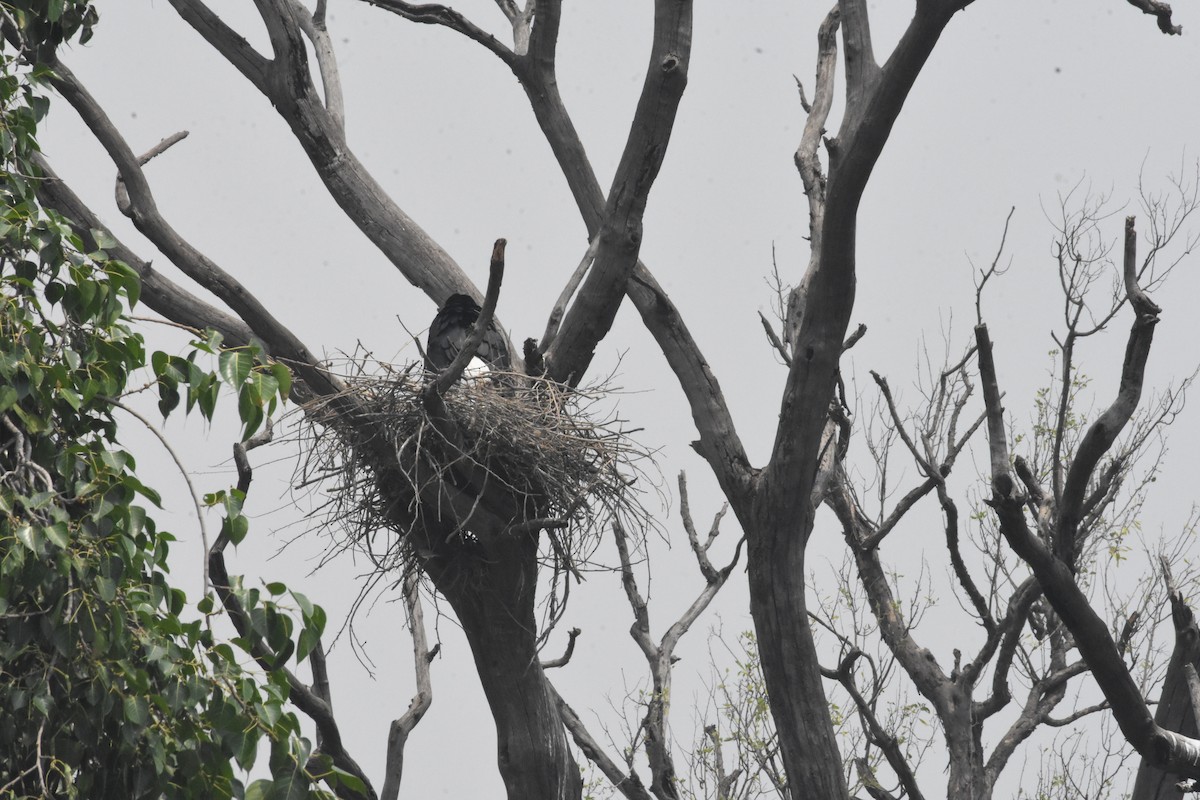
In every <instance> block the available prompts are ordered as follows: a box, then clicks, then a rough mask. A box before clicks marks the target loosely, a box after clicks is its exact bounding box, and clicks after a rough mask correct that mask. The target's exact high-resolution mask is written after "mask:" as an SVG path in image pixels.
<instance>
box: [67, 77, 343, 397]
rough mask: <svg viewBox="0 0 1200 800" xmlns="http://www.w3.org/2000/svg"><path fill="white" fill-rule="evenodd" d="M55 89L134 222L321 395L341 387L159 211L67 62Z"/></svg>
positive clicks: (124, 149)
mask: <svg viewBox="0 0 1200 800" xmlns="http://www.w3.org/2000/svg"><path fill="white" fill-rule="evenodd" d="M51 83H52V85H53V86H54V88H55V89H56V90H57V91H58V92H59V93H60V94H62V95H63V97H65V98H66V99H67V101H68V102H69V103H70V104H71V106H72V107H74V108H75V110H76V111H77V112H78V113H79V115H80V117H82V119H83V121H84V123H85V124H86V125H87V126H88V128H89V129H90V130H91V131H92V133H93V134H94V135H95V136H96V138H97V139H98V140H99V142H100V144H101V145H103V147H104V149H105V150H106V151H107V152H108V154H109V157H110V158H112V160H113V162H114V163H115V164H116V165H117V169H118V170H119V171H120V173H121V175H122V177H123V178H124V181H125V185H126V186H127V187H128V190H129V197H130V217H131V219H132V220H133V223H134V225H135V226H136V227H137V229H138V230H139V231H141V232H142V233H143V234H144V235H145V236H146V237H147V238H148V239H150V241H151V242H153V243H154V245H155V246H156V247H158V249H159V250H161V251H162V252H163V253H165V254H166V255H167V257H168V258H170V259H171V261H172V262H173V263H174V264H175V265H176V266H178V267H179V268H180V269H181V270H183V272H184V273H185V274H187V275H188V277H190V278H192V279H193V280H195V281H196V282H197V283H199V284H200V285H201V286H203V287H204V288H206V289H208V290H209V291H211V292H212V293H213V294H215V295H216V296H217V297H219V298H220V299H221V300H222V301H223V302H224V303H226V304H227V305H228V306H229V307H230V308H231V309H233V310H234V312H236V313H237V314H238V316H240V317H241V318H242V320H243V321H244V322H245V323H246V324H247V325H249V326H250V327H251V329H253V330H254V331H255V333H257V334H258V335H259V336H260V337H261V338H262V339H263V341H264V342H265V343H266V345H267V346H268V348H270V350H271V352H272V354H273V355H274V356H275V357H276V358H280V359H284V360H286V361H287V362H288V363H289V364H290V365H292V366H293V367H294V368H295V369H296V370H297V372H298V373H299V376H300V377H301V378H302V379H303V380H304V382H305V383H306V384H307V385H308V386H309V388H310V389H311V390H312V391H314V392H316V393H318V394H335V393H339V392H340V391H341V388H342V387H341V382H340V381H339V380H338V379H337V378H336V377H335V376H333V375H331V374H330V373H329V372H327V371H326V370H325V369H324V368H323V367H321V365H320V364H319V363H318V362H317V361H316V359H315V358H313V356H312V355H311V354H310V352H309V350H308V348H307V347H305V346H304V344H303V343H302V342H301V341H300V340H299V339H298V338H297V337H296V335H295V334H293V333H292V332H291V331H290V330H289V329H288V328H286V327H285V326H284V325H282V324H281V323H280V322H279V321H278V320H277V319H275V317H274V316H273V315H272V314H271V313H270V312H269V311H268V310H267V308H266V307H265V306H264V305H263V304H262V303H261V302H260V301H259V300H258V299H257V298H256V297H255V296H254V295H253V294H251V293H250V291H249V290H248V289H247V288H246V287H245V286H244V285H243V284H242V283H241V282H240V281H238V280H237V279H236V278H234V277H233V276H232V275H230V274H229V273H228V272H226V271H225V270H223V269H221V268H220V267H219V266H218V265H217V264H216V263H215V262H213V261H212V260H211V259H209V258H208V257H207V256H205V255H204V254H203V253H201V252H200V251H199V250H197V249H196V248H195V247H193V246H192V245H191V243H190V242H188V241H187V240H186V239H184V238H183V237H182V236H180V235H179V234H178V233H177V232H176V231H175V229H174V228H173V227H171V225H170V223H168V222H167V221H166V219H164V218H163V216H162V215H161V213H159V210H158V206H157V204H156V203H155V200H154V195H153V193H152V192H151V190H150V184H149V182H148V181H147V180H146V176H145V174H144V173H143V172H142V168H141V165H140V164H138V159H137V158H136V157H135V156H134V154H133V152H132V151H131V150H130V149H129V145H128V144H127V143H126V142H125V140H124V138H123V137H122V136H121V134H120V133H119V132H118V131H117V129H116V127H115V126H114V125H113V124H112V121H111V120H110V119H109V118H108V115H107V114H105V113H104V110H103V109H102V108H101V107H100V106H99V105H98V104H97V103H96V101H95V99H94V98H93V97H92V96H91V94H90V93H88V91H87V90H86V89H85V88H84V87H83V85H82V84H80V83H79V81H78V79H77V78H76V77H75V75H74V73H73V72H71V70H70V69H68V68H67V67H66V65H63V64H61V63H60V64H58V65H57V66H56V67H55V77H54V78H53V79H51Z"/></svg>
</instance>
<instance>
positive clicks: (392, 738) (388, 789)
mask: <svg viewBox="0 0 1200 800" xmlns="http://www.w3.org/2000/svg"><path fill="white" fill-rule="evenodd" d="M404 605H405V607H406V608H407V609H408V627H409V630H410V631H411V632H412V642H413V667H414V669H415V671H416V676H417V693H416V695H414V696H413V699H412V702H410V703H409V705H408V709H407V710H406V711H405V712H404V714H402V715H401V716H400V717H399V718H398V719H396V720H393V721H392V724H391V727H390V728H389V729H388V745H387V766H386V767H385V771H384V779H383V791H382V793H381V794H380V800H396V798H398V797H399V796H400V779H401V777H402V776H403V774H404V747H405V745H406V744H407V743H408V737H409V735H410V734H411V733H412V732H413V729H414V728H416V727H417V724H418V723H419V722H420V721H421V718H422V717H424V716H425V712H427V711H428V710H429V706H430V705H431V704H432V703H433V682H432V680H431V679H430V675H429V663H430V661H432V660H433V657H434V655H435V654H436V652H437V649H438V648H437V647H436V646H435V647H434V649H433V650H430V649H429V645H428V641H427V639H426V638H425V615H424V613H423V612H422V610H421V594H420V575H419V573H417V572H416V571H415V570H414V571H410V572H409V574H408V575H407V576H405V578H404Z"/></svg>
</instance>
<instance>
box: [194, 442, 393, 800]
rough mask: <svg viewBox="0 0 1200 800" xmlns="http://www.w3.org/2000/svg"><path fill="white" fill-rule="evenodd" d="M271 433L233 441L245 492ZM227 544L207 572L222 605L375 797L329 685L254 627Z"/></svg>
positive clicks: (211, 553)
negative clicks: (257, 451) (287, 659)
mask: <svg viewBox="0 0 1200 800" xmlns="http://www.w3.org/2000/svg"><path fill="white" fill-rule="evenodd" d="M269 435H270V434H269V432H268V431H265V430H264V431H262V433H261V434H260V438H256V439H252V440H251V441H250V442H246V443H245V444H243V443H241V442H237V443H235V444H234V445H233V452H234V462H235V463H236V464H237V466H238V489H239V490H240V491H241V492H242V493H243V495H244V494H245V493H246V492H247V491H248V490H249V488H250V481H251V471H250V464H249V461H248V459H247V458H246V449H247V448H250V447H255V446H257V445H258V444H260V443H262V442H264V441H267V440H268V438H269ZM228 544H229V538H228V537H227V536H226V535H225V534H224V532H222V534H221V535H220V536H218V537H217V540H216V541H215V542H213V544H212V547H211V548H209V550H208V572H209V576H210V580H211V582H212V585H213V588H214V589H215V590H216V593H217V597H218V598H219V599H220V601H221V605H222V606H223V607H224V608H225V612H226V613H227V614H229V619H230V621H231V622H233V626H234V628H236V629H237V632H238V635H240V636H242V637H243V638H245V639H246V641H247V642H249V645H250V654H251V656H253V658H254V660H255V661H256V662H257V663H258V665H259V666H260V667H262V668H263V669H264V670H266V671H268V672H273V673H276V674H281V675H283V676H284V678H285V679H286V681H287V684H288V700H289V702H291V703H292V704H293V705H294V706H296V708H297V709H299V710H300V711H301V712H302V713H304V714H306V715H307V716H308V717H309V718H310V719H312V721H313V722H314V723H315V724H316V727H317V731H318V736H319V737H320V740H321V749H322V750H323V751H324V752H325V753H326V754H328V755H329V757H330V758H331V759H333V763H334V764H336V765H337V767H338V768H339V769H342V770H345V771H346V772H349V773H350V774H352V775H354V776H355V777H356V778H358V779H359V780H360V781H362V783H363V786H364V787H365V792H364V793H363V794H361V795H355V796H361V797H363V798H365V800H375V798H376V797H377V795H376V794H375V789H374V788H373V787H372V786H371V781H370V779H369V778H367V775H366V773H364V772H363V771H362V768H361V767H359V766H358V763H357V762H355V760H354V759H353V758H352V757H351V756H350V754H349V753H348V752H347V751H346V749H345V744H344V742H343V741H342V734H341V729H340V728H339V727H338V723H337V718H336V717H334V716H333V709H332V708H331V707H330V705H329V703H328V702H327V698H328V695H329V692H328V687H325V688H324V689H314V688H310V687H309V686H306V685H305V684H304V682H303V681H301V680H300V679H299V678H297V677H296V675H295V673H293V672H292V671H291V670H289V669H288V668H287V667H286V666H284V665H283V664H280V663H278V662H279V660H280V659H279V656H278V654H276V653H275V652H274V651H272V650H271V648H270V647H268V646H267V644H266V642H265V641H264V640H263V637H262V636H261V635H260V634H259V632H258V630H257V629H256V628H255V626H254V623H253V621H252V619H251V617H250V614H249V613H247V611H246V609H245V607H244V606H243V605H242V603H241V601H240V600H239V599H238V596H237V595H236V594H235V593H234V591H233V589H232V586H233V585H234V583H233V582H232V581H230V578H229V572H228V571H227V569H226V566H225V548H226V546H228ZM318 683H319V681H318Z"/></svg>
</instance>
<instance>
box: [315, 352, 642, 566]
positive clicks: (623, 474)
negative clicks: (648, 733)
mask: <svg viewBox="0 0 1200 800" xmlns="http://www.w3.org/2000/svg"><path fill="white" fill-rule="evenodd" d="M352 366H353V371H352V372H353V374H351V375H349V376H345V377H344V381H345V384H346V386H347V391H346V395H348V396H349V397H351V398H353V400H355V401H356V404H357V406H358V407H359V408H360V409H361V410H362V411H363V412H365V413H363V414H360V420H361V419H363V418H366V419H369V420H370V423H371V425H370V427H371V429H372V436H373V437H374V438H375V444H378V440H379V439H382V440H384V441H385V442H386V443H387V445H388V446H387V447H386V448H380V447H378V446H375V447H365V446H364V443H363V434H362V426H361V424H360V425H358V426H357V427H352V426H350V425H348V424H346V423H345V421H344V420H343V419H341V418H340V417H339V412H338V411H337V410H335V409H337V408H338V406H337V405H336V401H337V399H338V398H322V399H321V400H319V401H314V402H313V403H310V404H308V405H307V406H306V407H305V412H306V414H305V416H306V418H307V419H308V420H309V421H310V422H311V423H313V424H311V425H309V426H308V427H309V430H310V433H311V447H310V449H309V457H308V458H307V459H306V460H305V463H304V464H303V465H302V468H301V469H302V476H301V477H302V478H303V480H304V481H305V482H309V481H312V480H314V479H325V480H326V481H327V482H326V485H327V486H329V487H331V488H330V489H329V502H328V504H327V510H328V511H329V514H330V517H331V518H332V519H334V520H336V521H340V522H342V523H343V525H342V526H340V527H341V528H342V529H343V530H345V531H346V532H347V533H348V534H349V536H348V538H347V539H345V540H342V541H338V549H346V548H354V549H359V550H362V551H364V552H366V553H367V554H368V555H369V556H370V557H371V558H372V561H373V562H374V563H375V565H376V567H377V568H382V569H392V568H396V567H406V566H408V565H410V564H411V563H412V560H413V559H414V557H417V558H420V557H422V555H423V554H422V553H421V552H419V550H420V549H421V548H422V546H423V545H422V542H427V541H428V539H426V538H423V537H424V536H425V535H426V531H425V530H424V529H423V528H422V526H423V523H422V520H423V519H424V520H429V519H431V518H436V519H437V521H438V523H439V524H440V525H444V524H445V523H446V522H447V521H448V520H449V522H450V523H451V524H452V525H453V528H454V536H461V537H464V538H466V539H470V538H472V537H480V538H482V537H483V536H485V535H486V536H494V535H519V534H525V535H528V533H529V532H531V531H532V532H536V531H537V530H540V529H545V530H547V531H549V532H550V534H551V536H550V540H551V543H552V544H553V553H552V557H553V560H554V561H555V562H556V565H557V567H558V568H559V569H562V568H564V567H566V568H569V569H572V570H574V569H576V568H577V566H578V565H581V564H585V563H587V561H588V559H589V557H590V556H591V554H592V551H593V550H594V548H595V544H596V542H597V540H598V538H599V537H598V534H599V529H600V527H601V526H602V525H604V524H605V523H606V522H607V521H608V520H609V519H610V518H611V517H612V516H614V515H619V516H620V517H622V518H623V519H624V521H625V522H626V523H627V524H628V523H630V522H633V523H635V524H632V525H628V527H629V528H630V529H632V530H641V529H644V528H645V523H646V521H647V520H648V519H649V515H648V514H647V513H646V512H645V510H644V509H643V508H642V506H641V502H640V501H641V497H642V491H641V488H640V487H638V486H636V485H635V482H637V479H639V478H641V477H643V469H642V467H643V465H644V463H645V462H644V460H645V459H648V458H650V454H649V453H647V452H646V451H644V450H642V449H640V448H639V447H638V446H637V445H636V443H634V442H633V440H632V439H630V438H629V436H628V435H627V432H626V431H624V429H623V422H622V420H620V419H619V418H617V417H615V416H613V415H612V414H611V413H602V412H601V408H602V406H604V405H605V403H604V402H603V400H604V398H606V397H608V396H609V395H610V393H611V389H610V388H609V387H607V386H605V385H600V386H593V387H590V388H585V389H577V388H568V387H564V386H562V385H559V384H555V383H553V382H551V381H548V380H545V379H541V378H534V377H530V376H526V375H521V374H508V373H499V372H495V371H493V372H490V373H488V374H487V375H486V376H483V377H469V376H468V377H464V378H463V379H461V380H460V381H458V382H457V383H455V384H454V385H452V386H451V387H450V388H449V389H448V390H447V391H446V393H445V394H444V395H443V396H442V406H443V407H444V409H445V417H444V418H442V419H438V418H437V417H436V416H435V415H434V414H431V411H430V409H429V407H428V404H427V403H426V402H425V400H424V396H423V394H424V391H425V386H426V382H427V380H428V376H427V375H426V373H425V372H424V371H423V370H422V369H421V368H420V366H419V365H417V364H411V365H409V366H407V367H405V368H401V369H397V368H395V367H391V366H390V365H385V364H383V365H381V364H368V363H366V362H364V361H355V362H352ZM368 368H370V369H371V373H373V374H369V373H368ZM342 399H345V396H343V397H342ZM381 451H382V452H385V453H386V454H387V461H388V463H379V461H380V455H379V454H380V452H381ZM448 492H455V493H457V494H458V496H459V497H460V500H461V497H462V496H464V495H465V496H467V497H469V498H474V500H473V501H472V502H473V503H474V506H472V509H473V510H472V511H471V512H469V513H467V514H465V515H464V514H463V512H462V504H461V502H460V503H459V505H458V508H457V509H455V508H452V507H450V505H449V504H446V503H444V502H442V498H443V497H445V496H446V495H447V493H448ZM398 498H399V502H398ZM483 507H486V511H487V514H486V515H484V514H476V513H475V510H479V509H480V508H483ZM484 519H486V520H489V521H490V523H489V524H486V525H481V523H480V520H484ZM497 520H499V521H500V523H501V527H500V529H499V530H498V531H497V525H496V521H497ZM388 531H390V532H393V533H395V534H398V536H385V537H382V538H381V536H380V534H381V533H382V532H388Z"/></svg>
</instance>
